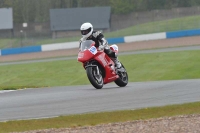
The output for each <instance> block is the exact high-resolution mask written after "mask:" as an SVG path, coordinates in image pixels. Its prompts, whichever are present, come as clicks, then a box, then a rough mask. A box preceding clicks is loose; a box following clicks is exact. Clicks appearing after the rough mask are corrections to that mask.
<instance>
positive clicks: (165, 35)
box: [0, 29, 200, 56]
mask: <svg viewBox="0 0 200 133" xmlns="http://www.w3.org/2000/svg"><path fill="white" fill-rule="evenodd" d="M198 35H200V29H194V30H183V31H173V32H161V33H152V34H143V35H134V36H125V37H118V38H108V39H107V41H108V43H109V44H118V43H128V42H138V41H148V40H158V39H170V38H178V37H189V36H198ZM78 46H79V42H78V41H77V42H66V43H56V44H45V45H39V46H25V47H20V48H6V49H1V50H0V56H5V55H12V54H23V53H32V52H43V51H52V50H61V49H72V48H78Z"/></svg>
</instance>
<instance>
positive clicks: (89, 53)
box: [78, 40, 128, 89]
mask: <svg viewBox="0 0 200 133" xmlns="http://www.w3.org/2000/svg"><path fill="white" fill-rule="evenodd" d="M110 49H111V50H113V51H114V52H116V53H117V52H118V46H117V45H111V46H110ZM78 61H79V62H82V63H83V67H84V68H85V70H86V73H87V77H88V79H89V81H90V83H91V84H92V85H93V86H94V87H95V88H96V89H101V88H102V87H103V85H104V84H107V83H110V82H113V81H114V82H115V83H116V84H117V85H118V86H119V87H124V86H126V85H127V84H128V74H127V72H126V69H125V67H124V66H123V64H122V67H121V68H120V69H117V68H115V64H114V62H113V61H112V60H111V59H110V57H109V56H108V55H107V54H105V53H104V52H103V51H102V50H99V49H97V48H96V47H95V42H94V41H92V40H86V41H83V42H82V43H81V46H80V51H79V53H78Z"/></svg>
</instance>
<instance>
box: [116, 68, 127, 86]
mask: <svg viewBox="0 0 200 133" xmlns="http://www.w3.org/2000/svg"><path fill="white" fill-rule="evenodd" d="M122 68H124V70H125V71H124V72H120V71H118V73H117V74H118V75H119V78H118V79H116V80H115V84H117V85H118V86H119V87H124V86H126V85H127V84H128V73H127V72H126V69H125V67H124V66H123V64H122Z"/></svg>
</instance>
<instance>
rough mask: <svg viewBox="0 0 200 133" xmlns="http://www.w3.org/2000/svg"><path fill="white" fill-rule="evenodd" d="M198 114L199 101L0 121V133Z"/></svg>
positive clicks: (199, 108) (199, 109)
mask: <svg viewBox="0 0 200 133" xmlns="http://www.w3.org/2000/svg"><path fill="white" fill-rule="evenodd" d="M189 114H200V102H195V103H187V104H180V105H168V106H163V107H151V108H144V109H138V110H125V111H114V112H102V113H92V114H81V115H69V116H60V117H57V118H48V119H40V120H20V121H8V122H0V133H7V132H14V131H15V132H16V131H17V132H19V131H30V130H38V129H49V128H68V127H73V128H74V127H80V126H93V125H97V124H103V123H104V124H106V123H113V122H125V121H133V120H145V119H151V118H160V117H167V116H168V117H169V116H177V115H189Z"/></svg>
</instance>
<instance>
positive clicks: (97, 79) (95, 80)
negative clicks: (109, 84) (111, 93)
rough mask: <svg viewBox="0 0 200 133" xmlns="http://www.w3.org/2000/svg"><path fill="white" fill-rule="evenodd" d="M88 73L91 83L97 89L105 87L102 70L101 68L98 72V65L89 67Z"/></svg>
mask: <svg viewBox="0 0 200 133" xmlns="http://www.w3.org/2000/svg"><path fill="white" fill-rule="evenodd" d="M97 67H98V66H97ZM86 73H87V76H88V79H89V81H90V83H91V84H92V85H93V86H94V87H95V88H96V89H101V88H102V87H103V77H102V72H101V70H100V69H99V74H98V72H97V68H96V67H87V68H86Z"/></svg>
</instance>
